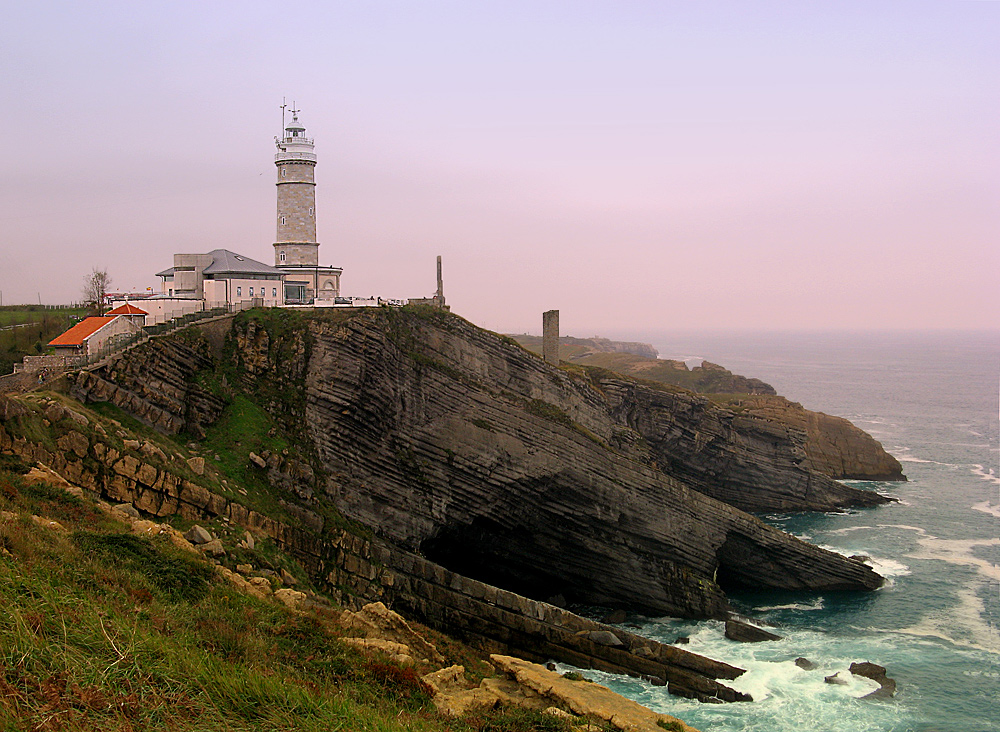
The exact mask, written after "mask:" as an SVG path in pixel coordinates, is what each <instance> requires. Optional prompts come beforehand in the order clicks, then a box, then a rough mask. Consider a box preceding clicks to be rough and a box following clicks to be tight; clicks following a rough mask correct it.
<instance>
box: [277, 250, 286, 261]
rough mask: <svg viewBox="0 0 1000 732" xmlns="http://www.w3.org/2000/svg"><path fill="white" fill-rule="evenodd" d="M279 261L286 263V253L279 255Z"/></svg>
mask: <svg viewBox="0 0 1000 732" xmlns="http://www.w3.org/2000/svg"><path fill="white" fill-rule="evenodd" d="M278 259H280V260H281V261H282V262H284V261H285V253H284V252H282V253H281V254H279V255H278Z"/></svg>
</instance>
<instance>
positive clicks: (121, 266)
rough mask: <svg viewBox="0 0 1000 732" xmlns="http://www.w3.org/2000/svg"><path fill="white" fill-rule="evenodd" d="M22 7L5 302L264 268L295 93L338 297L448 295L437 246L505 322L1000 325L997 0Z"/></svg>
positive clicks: (480, 301) (8, 109) (450, 276)
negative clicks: (219, 267)
mask: <svg viewBox="0 0 1000 732" xmlns="http://www.w3.org/2000/svg"><path fill="white" fill-rule="evenodd" d="M206 8H207V9H206ZM4 12H5V15H4V23H3V26H2V28H0V90H2V92H3V99H4V100H5V101H4V104H3V111H2V113H0V131H2V133H3V139H4V140H5V141H6V149H7V162H6V166H5V167H6V170H5V174H4V175H3V177H2V182H0V186H2V195H0V291H2V297H3V302H4V303H5V304H11V303H16V302H35V301H37V300H38V299H39V298H40V299H41V301H42V302H46V303H64V302H70V301H74V300H76V299H78V298H79V296H80V291H81V285H82V280H83V277H84V275H85V274H86V273H87V272H89V271H90V270H91V268H93V267H95V266H96V267H100V268H107V269H108V270H109V272H110V273H111V275H112V278H113V280H114V283H115V285H116V286H118V287H121V288H124V289H129V288H135V289H142V288H145V287H147V286H154V287H156V286H158V281H157V280H156V278H155V277H153V273H155V272H157V271H159V270H160V269H163V268H166V267H168V266H170V265H171V264H172V255H173V254H174V253H175V252H204V251H209V250H211V249H215V248H219V247H225V248H228V249H233V250H235V251H238V252H240V253H243V254H246V255H247V256H250V257H253V258H255V259H259V260H261V261H264V262H269V263H270V262H273V256H274V255H273V249H272V247H271V243H272V241H273V238H274V235H275V231H274V229H275V227H274V216H275V188H274V182H275V172H274V165H273V153H274V146H273V137H274V136H275V135H276V134H278V133H279V127H280V119H281V117H280V110H279V108H278V105H280V104H281V100H282V97H283V96H285V97H287V98H288V100H289V102H291V101H292V100H295V101H296V102H297V103H298V105H299V106H300V107H301V109H302V114H301V119H302V121H303V122H304V123H305V125H306V127H307V132H308V134H309V135H311V136H313V137H315V139H316V146H317V153H318V155H319V166H318V168H317V171H316V178H317V182H318V189H317V206H318V223H319V240H320V242H321V244H322V247H321V258H322V262H323V263H324V264H332V265H337V266H341V267H343V268H344V276H343V281H342V286H343V291H344V294H349V295H365V296H366V295H372V294H377V295H381V296H383V297H421V296H427V295H430V294H431V293H432V291H433V289H434V257H435V255H437V254H441V255H443V257H444V267H445V290H446V295H447V297H448V300H449V302H450V303H451V304H452V306H453V308H454V310H455V311H456V312H458V313H459V314H461V315H463V316H465V317H467V318H469V319H470V320H472V321H473V322H476V323H478V324H480V325H483V326H486V327H488V328H492V329H495V330H501V331H515V332H522V331H531V332H537V331H538V330H539V329H540V324H541V312H542V311H543V310H547V309H550V308H558V309H559V310H560V311H561V313H562V317H561V320H562V326H563V332H565V333H573V334H576V335H593V334H595V333H600V334H603V335H609V336H614V335H615V334H616V332H619V331H628V332H641V331H643V330H644V329H650V330H653V329H659V330H662V329H664V328H675V327H676V328H728V329H761V328H767V329H783V328H788V329H801V328H853V329H856V328H876V329H883V328H987V327H988V328H995V327H997V326H998V325H1000V317H998V316H1000V294H998V293H1000V289H998V287H997V274H998V272H1000V266H998V265H1000V246H998V241H1000V237H998V234H1000V212H998V201H1000V173H998V171H1000V154H998V148H1000V144H998V140H1000V138H998V134H997V130H998V121H1000V114H998V106H1000V83H998V77H1000V44H998V43H997V38H1000V3H993V2H909V1H908V2H879V3H871V2H842V1H840V0H838V1H837V2H826V3H797V2H784V3H768V2H756V3H745V2H727V3H721V2H720V3H691V2H627V1H624V2H614V3H609V2H585V1H584V2H580V1H572V2H570V1H567V2H544V1H535V2H506V1H505V2H471V1H469V2H402V1H401V2H377V1H376V2H363V3H358V2H326V3H309V2H301V3H298V4H288V3H256V2H232V3H225V2H215V3H190V2H183V1H181V2H175V3H157V4H152V3H135V2H84V3H80V2H47V1H44V0H43V1H42V2H36V3H20V4H17V5H13V6H11V7H9V8H5V11H4Z"/></svg>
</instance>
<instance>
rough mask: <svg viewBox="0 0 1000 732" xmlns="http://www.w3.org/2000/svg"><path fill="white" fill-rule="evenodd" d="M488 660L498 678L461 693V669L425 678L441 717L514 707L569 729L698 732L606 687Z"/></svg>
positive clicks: (524, 664)
mask: <svg viewBox="0 0 1000 732" xmlns="http://www.w3.org/2000/svg"><path fill="white" fill-rule="evenodd" d="M490 661H491V662H492V663H493V665H494V666H495V667H496V669H497V670H498V671H499V672H500V673H501V674H503V676H502V677H500V678H487V679H484V680H483V681H482V683H481V684H480V685H479V686H478V687H475V688H472V689H466V688H463V687H464V685H465V684H464V681H465V679H464V671H465V670H464V669H463V668H462V667H461V666H454V667H451V668H448V669H442V670H441V671H438V672H436V673H434V674H427V675H426V676H424V677H423V678H424V681H425V683H427V684H428V685H430V686H431V688H432V689H433V690H434V704H435V706H437V708H438V709H439V710H440V711H442V712H444V713H445V714H449V715H453V716H460V715H461V714H463V713H465V712H467V711H469V710H470V709H472V708H473V707H475V706H483V705H487V706H491V705H493V704H497V703H501V704H513V705H517V706H523V707H527V708H529V709H537V710H539V711H542V710H544V711H545V712H547V713H549V714H552V715H553V716H557V717H561V718H564V719H566V720H567V721H569V722H570V723H573V724H575V723H579V722H583V723H586V721H587V720H588V719H591V720H596V721H599V722H602V723H604V724H608V725H610V727H611V728H612V729H615V730H621V731H622V732H662V730H665V729H669V730H676V731H677V732H697V730H695V729H694V728H693V727H689V726H687V725H686V724H684V723H683V722H682V721H680V720H679V719H677V718H676V717H671V716H670V715H668V714H658V713H656V712H653V711H651V710H649V709H647V708H646V707H644V706H641V705H640V704H637V703H636V702H634V701H631V700H629V699H625V698H624V697H622V696H619V695H618V694H615V693H614V692H612V691H611V690H610V689H608V688H607V687H606V686H601V685H600V684H595V683H591V682H588V681H585V680H582V679H581V680H576V679H571V678H567V677H566V676H564V675H560V674H558V673H556V672H554V671H550V670H548V669H546V668H545V667H544V666H540V665H538V664H535V663H529V662H528V661H524V660H522V659H520V658H513V657H511V656H503V655H498V654H493V655H491V656H490ZM574 729H577V727H576V726H574ZM584 729H587V727H585V728H584ZM589 729H594V730H597V729H600V727H589Z"/></svg>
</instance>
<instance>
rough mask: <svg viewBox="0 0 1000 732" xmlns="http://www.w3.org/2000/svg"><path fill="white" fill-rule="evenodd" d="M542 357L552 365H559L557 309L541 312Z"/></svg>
mask: <svg viewBox="0 0 1000 732" xmlns="http://www.w3.org/2000/svg"><path fill="white" fill-rule="evenodd" d="M542 358H544V359H545V361H546V362H547V363H550V364H552V365H553V366H558V365H559V311H558V310H546V311H545V312H544V313H542Z"/></svg>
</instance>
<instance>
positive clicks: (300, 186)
mask: <svg viewBox="0 0 1000 732" xmlns="http://www.w3.org/2000/svg"><path fill="white" fill-rule="evenodd" d="M292 106H293V107H294V105H292ZM282 109H283V110H284V106H283V107H282ZM290 111H291V113H292V121H291V122H290V123H288V125H287V126H286V127H285V129H284V130H283V131H282V132H283V134H282V136H281V137H276V138H275V139H274V142H275V145H276V146H277V148H278V153H277V154H276V155H275V156H274V164H275V166H276V167H277V169H278V184H277V186H278V211H277V235H276V236H275V242H274V266H275V267H277V268H279V269H281V270H282V271H284V272H285V301H286V302H291V303H310V302H313V301H315V300H321V301H322V300H332V299H333V298H335V297H336V296H337V295H339V294H340V275H341V273H342V272H343V270H342V269H341V268H339V267H326V266H322V265H320V263H319V242H317V241H316V180H315V172H316V151H315V145H314V142H313V140H312V138H309V137H306V128H305V127H304V126H303V125H302V123H301V122H300V121H299V111H300V110H298V109H292V110H290Z"/></svg>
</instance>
